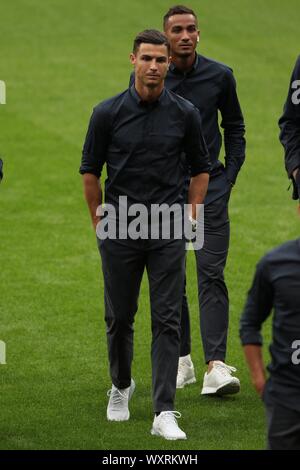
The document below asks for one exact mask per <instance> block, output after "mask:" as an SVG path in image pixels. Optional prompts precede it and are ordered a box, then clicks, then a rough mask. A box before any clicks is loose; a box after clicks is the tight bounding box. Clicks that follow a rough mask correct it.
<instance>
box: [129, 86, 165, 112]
mask: <svg viewBox="0 0 300 470" xmlns="http://www.w3.org/2000/svg"><path fill="white" fill-rule="evenodd" d="M129 92H130V94H131V96H132V98H133V99H134V101H135V102H136V103H137V104H139V105H140V106H145V107H147V106H156V105H157V104H158V103H161V102H162V100H163V98H164V96H165V94H166V89H165V88H163V90H162V92H161V94H160V95H159V97H158V98H157V100H155V101H152V102H148V101H143V100H142V98H141V97H140V95H139V94H138V92H137V91H136V88H135V86H134V84H133V85H131V87H130V88H129Z"/></svg>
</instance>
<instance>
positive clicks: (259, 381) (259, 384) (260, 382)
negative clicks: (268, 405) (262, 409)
mask: <svg viewBox="0 0 300 470" xmlns="http://www.w3.org/2000/svg"><path fill="white" fill-rule="evenodd" d="M252 383H253V385H254V387H255V390H256V391H257V393H258V395H259V396H260V397H262V395H263V393H264V389H265V385H266V379H265V377H259V378H258V377H257V378H256V379H255V381H254V380H252Z"/></svg>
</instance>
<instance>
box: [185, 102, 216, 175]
mask: <svg viewBox="0 0 300 470" xmlns="http://www.w3.org/2000/svg"><path fill="white" fill-rule="evenodd" d="M184 147H185V148H184V151H185V154H186V158H187V162H188V165H189V167H190V172H191V176H196V175H199V174H200V173H209V172H210V169H211V164H210V159H209V153H208V149H207V146H206V142H205V139H204V137H203V132H202V125H201V118H200V113H199V111H198V109H197V108H196V107H195V106H192V107H191V110H190V112H189V113H188V114H187V119H186V134H185V140H184Z"/></svg>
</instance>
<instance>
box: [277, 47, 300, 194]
mask: <svg viewBox="0 0 300 470" xmlns="http://www.w3.org/2000/svg"><path fill="white" fill-rule="evenodd" d="M279 127H280V129H281V132H280V140H281V143H282V145H283V146H284V149H285V167H286V171H287V173H288V176H289V178H291V179H292V182H293V187H294V191H293V198H294V199H298V198H299V197H300V171H299V169H300V56H299V57H298V60H297V62H296V65H295V68H294V71H293V74H292V78H291V82H290V88H289V92H288V97H287V100H286V103H285V106H284V111H283V115H282V117H281V118H280V120H279Z"/></svg>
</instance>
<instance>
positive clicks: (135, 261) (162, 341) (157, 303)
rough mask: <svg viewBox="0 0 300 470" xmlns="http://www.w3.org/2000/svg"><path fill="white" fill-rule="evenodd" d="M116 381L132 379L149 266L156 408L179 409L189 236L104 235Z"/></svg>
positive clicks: (100, 242) (108, 318)
mask: <svg viewBox="0 0 300 470" xmlns="http://www.w3.org/2000/svg"><path fill="white" fill-rule="evenodd" d="M98 246H99V250H100V254H101V258H102V270H103V276H104V287H105V321H106V326H107V342H108V355H109V363H110V374H111V379H112V383H113V384H114V385H115V386H116V387H117V388H121V389H122V388H127V387H129V385H130V382H131V363H132V359H133V324H134V316H135V313H136V312H137V309H138V296H139V290H140V285H141V280H142V276H143V272H144V269H145V268H146V270H147V274H148V279H149V288H150V303H151V324H152V347H151V359H152V391H153V405H154V412H156V413H157V412H161V411H171V410H174V400H175V392H176V376H177V368H178V359H179V352H180V317H181V303H182V293H183V286H184V273H185V241H184V240H142V239H138V240H131V239H127V240H118V239H117V240H111V239H105V240H98Z"/></svg>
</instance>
